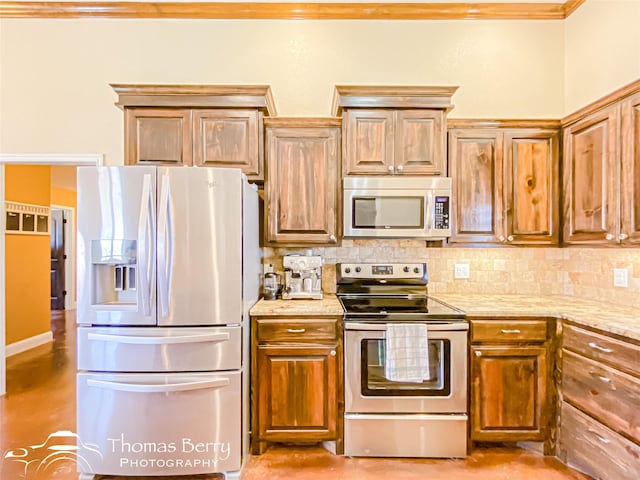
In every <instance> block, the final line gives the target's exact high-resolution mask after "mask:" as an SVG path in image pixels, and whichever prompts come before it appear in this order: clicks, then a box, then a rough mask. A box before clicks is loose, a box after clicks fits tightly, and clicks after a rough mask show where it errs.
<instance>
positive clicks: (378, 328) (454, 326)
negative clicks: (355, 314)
mask: <svg viewBox="0 0 640 480" xmlns="http://www.w3.org/2000/svg"><path fill="white" fill-rule="evenodd" d="M427 328H428V330H429V331H443V330H444V331H447V332H450V331H454V330H455V331H458V330H469V324H468V323H467V322H442V323H438V322H437V321H435V322H432V323H427ZM344 329H345V330H359V331H369V332H386V331H387V324H386V323H385V322H380V323H363V322H350V321H346V322H344Z"/></svg>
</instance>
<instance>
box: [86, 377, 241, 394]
mask: <svg viewBox="0 0 640 480" xmlns="http://www.w3.org/2000/svg"><path fill="white" fill-rule="evenodd" d="M229 383H230V382H229V379H228V378H216V379H212V380H200V381H197V382H184V383H182V382H181V383H160V384H148V383H125V382H108V381H106V380H94V379H89V380H87V386H89V387H95V388H103V389H105V390H117V391H120V392H134V393H166V392H185V391H188V390H203V389H206V388H222V387H226V386H227V385H229Z"/></svg>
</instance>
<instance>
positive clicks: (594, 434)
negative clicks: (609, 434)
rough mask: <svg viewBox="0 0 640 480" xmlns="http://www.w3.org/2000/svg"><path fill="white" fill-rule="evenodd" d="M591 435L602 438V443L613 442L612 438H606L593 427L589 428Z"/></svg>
mask: <svg viewBox="0 0 640 480" xmlns="http://www.w3.org/2000/svg"><path fill="white" fill-rule="evenodd" d="M587 431H588V432H589V433H590V434H591V435H593V436H594V437H596V438H597V439H598V440H600V441H601V442H602V443H604V444H607V443H611V440H609V439H608V438H604V437H603V436H602V435H599V434H598V432H596V431H595V430H593V429H591V428H590V429H589V430H587Z"/></svg>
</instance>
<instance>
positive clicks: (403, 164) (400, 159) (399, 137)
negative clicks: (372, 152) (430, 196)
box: [394, 110, 446, 175]
mask: <svg viewBox="0 0 640 480" xmlns="http://www.w3.org/2000/svg"><path fill="white" fill-rule="evenodd" d="M395 115H396V119H395V142H394V155H395V173H404V174H430V175H444V174H445V173H446V165H445V161H444V159H445V153H444V146H445V143H446V138H445V132H444V128H443V124H444V112H443V111H442V110H424V111H421V110H406V111H405V110H403V111H399V112H396V113H395Z"/></svg>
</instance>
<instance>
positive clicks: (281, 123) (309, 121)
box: [264, 117, 342, 128]
mask: <svg viewBox="0 0 640 480" xmlns="http://www.w3.org/2000/svg"><path fill="white" fill-rule="evenodd" d="M264 126H265V127H272V128H277V127H294V128H326V127H341V126H342V118H340V117H326V118H323V117H268V118H265V119H264Z"/></svg>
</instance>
